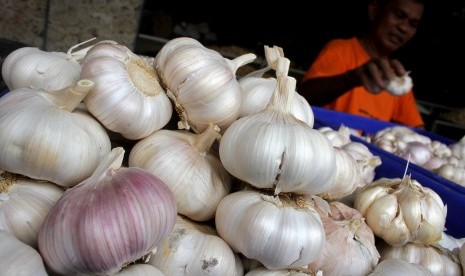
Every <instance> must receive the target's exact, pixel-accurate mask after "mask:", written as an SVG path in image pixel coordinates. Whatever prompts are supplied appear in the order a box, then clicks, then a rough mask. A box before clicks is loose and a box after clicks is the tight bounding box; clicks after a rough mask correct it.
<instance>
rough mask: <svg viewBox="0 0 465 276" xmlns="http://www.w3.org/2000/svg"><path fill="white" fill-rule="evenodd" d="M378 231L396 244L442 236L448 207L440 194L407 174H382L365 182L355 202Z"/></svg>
mask: <svg viewBox="0 0 465 276" xmlns="http://www.w3.org/2000/svg"><path fill="white" fill-rule="evenodd" d="M354 207H355V209H357V210H358V211H359V212H360V213H362V215H363V216H364V217H365V218H366V221H367V224H368V225H369V226H370V228H371V229H372V230H373V232H374V233H375V235H377V236H378V237H380V238H382V239H383V240H384V241H385V242H387V243H388V244H390V245H393V246H401V245H404V244H406V243H407V242H414V243H422V244H433V243H435V242H437V241H439V240H441V233H442V232H443V230H444V224H445V222H446V214H447V208H446V206H444V203H443V202H442V200H441V198H440V197H439V195H438V194H437V193H436V192H435V191H433V190H432V189H430V188H428V187H424V186H422V185H421V184H420V183H419V182H418V181H416V180H414V179H411V178H410V177H408V176H404V178H403V179H400V178H393V179H389V178H380V179H378V180H377V181H375V182H373V183H371V184H370V185H367V186H365V187H364V188H363V189H362V190H361V191H360V193H358V194H357V196H356V198H355V203H354Z"/></svg>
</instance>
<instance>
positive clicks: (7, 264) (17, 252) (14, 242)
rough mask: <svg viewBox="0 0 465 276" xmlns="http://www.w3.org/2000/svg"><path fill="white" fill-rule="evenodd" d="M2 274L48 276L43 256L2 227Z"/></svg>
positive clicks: (0, 270) (0, 262) (0, 263)
mask: <svg viewBox="0 0 465 276" xmlns="http://www.w3.org/2000/svg"><path fill="white" fill-rule="evenodd" d="M0 274H1V275H5V276H7V275H15V276H47V275H48V274H47V272H46V270H45V266H44V263H43V261H42V257H41V256H40V254H39V252H37V251H36V250H35V249H34V248H32V247H31V246H29V245H27V244H25V243H23V242H22V241H20V240H18V239H17V238H16V237H15V236H13V235H12V234H11V233H8V232H7V231H5V230H1V229H0Z"/></svg>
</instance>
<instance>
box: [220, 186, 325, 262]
mask: <svg viewBox="0 0 465 276" xmlns="http://www.w3.org/2000/svg"><path fill="white" fill-rule="evenodd" d="M215 225H216V230H217V231H218V234H219V235H220V237H221V238H223V239H224V240H225V241H226V242H227V243H228V244H229V245H230V246H231V247H232V249H233V250H234V251H236V252H240V253H242V254H243V255H244V256H246V257H247V258H249V259H255V260H257V261H259V262H261V263H262V264H263V265H264V266H265V267H266V268H268V269H284V268H298V267H303V266H305V265H308V264H309V263H310V262H312V261H314V260H315V259H316V258H318V256H319V255H320V254H321V251H322V249H323V246H324V244H325V234H324V229H323V224H322V223H321V219H320V216H319V215H318V213H317V212H316V211H315V210H314V209H313V207H312V205H311V204H310V202H309V201H307V200H306V199H305V198H304V197H302V196H293V195H291V194H286V195H278V196H270V195H265V194H263V193H260V192H257V191H245V190H244V191H238V192H234V193H231V194H229V195H227V196H226V197H225V198H223V200H222V201H221V202H220V204H219V205H218V208H217V209H216V215H215Z"/></svg>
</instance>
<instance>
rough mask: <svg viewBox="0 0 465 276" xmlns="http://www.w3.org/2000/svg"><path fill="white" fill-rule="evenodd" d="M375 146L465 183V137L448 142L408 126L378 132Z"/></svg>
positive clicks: (374, 141)
mask: <svg viewBox="0 0 465 276" xmlns="http://www.w3.org/2000/svg"><path fill="white" fill-rule="evenodd" d="M371 142H372V143H373V144H374V145H376V146H378V147H380V148H382V149H383V150H386V151H387V152H390V153H392V154H394V155H397V156H399V157H401V158H404V159H406V160H409V161H410V162H412V163H413V164H416V165H418V166H421V167H423V168H425V169H427V170H429V171H432V172H434V173H437V174H438V175H440V176H442V177H444V178H446V179H449V180H451V181H453V182H455V183H457V184H459V185H461V186H465V137H464V138H462V139H461V140H460V141H458V142H456V143H452V144H449V145H446V144H444V143H442V142H440V141H437V140H432V139H431V138H429V137H427V136H425V135H422V134H419V133H417V132H415V131H413V130H412V129H410V128H408V127H404V126H394V127H388V128H385V129H382V130H380V131H378V132H376V133H375V135H374V136H373V138H372V141H371Z"/></svg>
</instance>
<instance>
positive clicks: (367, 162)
mask: <svg viewBox="0 0 465 276" xmlns="http://www.w3.org/2000/svg"><path fill="white" fill-rule="evenodd" d="M342 148H343V149H344V150H346V151H347V152H348V153H349V154H350V155H351V156H352V157H353V158H355V160H357V162H358V163H359V164H360V166H361V168H362V172H361V174H362V182H361V183H360V186H359V187H363V186H365V185H368V184H370V183H371V182H373V179H374V178H375V169H376V168H377V167H378V166H380V165H381V163H382V161H381V158H380V157H379V156H375V155H373V153H371V151H370V149H369V148H368V147H367V146H365V145H364V144H362V143H359V142H352V141H351V142H350V143H348V144H346V145H344V146H343V147H342Z"/></svg>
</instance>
